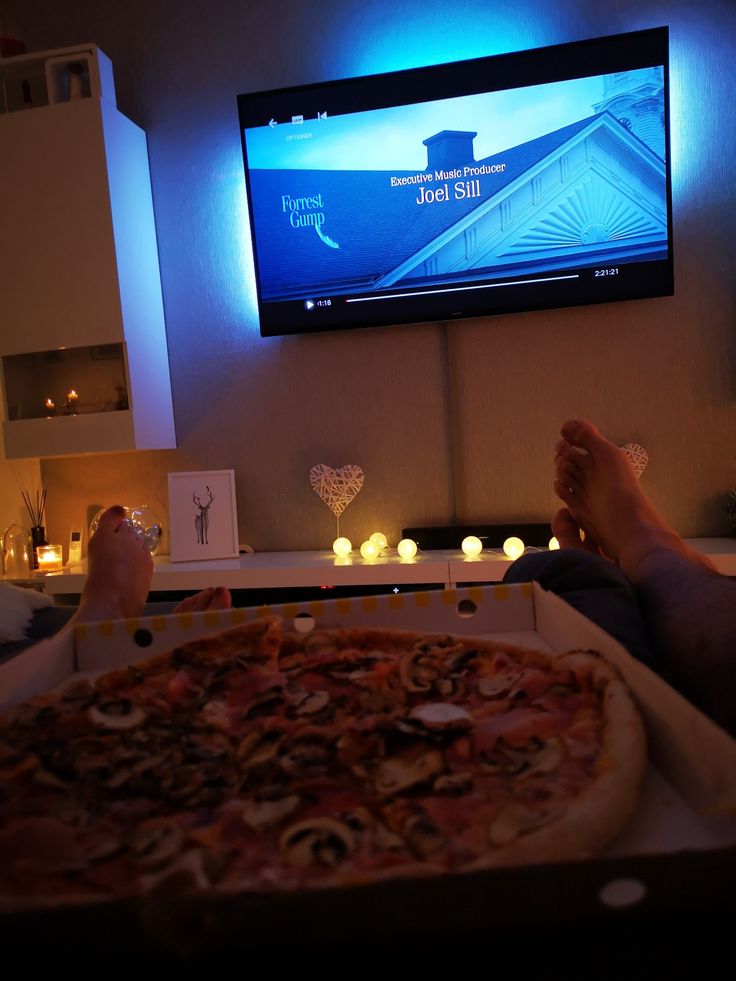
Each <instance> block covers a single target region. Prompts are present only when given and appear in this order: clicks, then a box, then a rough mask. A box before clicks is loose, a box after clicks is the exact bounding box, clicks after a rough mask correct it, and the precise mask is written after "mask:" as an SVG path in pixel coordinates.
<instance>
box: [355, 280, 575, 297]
mask: <svg viewBox="0 0 736 981" xmlns="http://www.w3.org/2000/svg"><path fill="white" fill-rule="evenodd" d="M563 279H580V274H579V273H571V274H570V275H569V276H544V277H538V278H535V279H514V280H512V281H510V282H508V283H482V284H481V285H479V286H447V287H445V288H444V289H439V290H419V291H417V292H412V293H383V294H381V295H380V296H357V297H354V298H352V299H350V300H345V302H346V303H372V302H374V301H375V300H403V299H404V298H405V297H407V296H434V295H435V294H437V293H467V292H469V291H470V290H495V289H499V288H500V287H501V286H530V285H532V286H533V285H534V284H536V283H558V282H560V280H563Z"/></svg>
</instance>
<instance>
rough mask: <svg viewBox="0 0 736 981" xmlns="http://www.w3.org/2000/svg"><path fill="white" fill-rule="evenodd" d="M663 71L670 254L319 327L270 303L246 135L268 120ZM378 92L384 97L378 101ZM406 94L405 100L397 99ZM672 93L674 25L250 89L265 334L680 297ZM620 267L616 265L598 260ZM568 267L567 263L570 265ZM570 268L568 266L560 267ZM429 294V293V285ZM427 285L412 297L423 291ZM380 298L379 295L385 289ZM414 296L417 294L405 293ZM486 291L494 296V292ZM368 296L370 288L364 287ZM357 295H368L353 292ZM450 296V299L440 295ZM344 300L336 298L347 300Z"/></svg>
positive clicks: (246, 103)
mask: <svg viewBox="0 0 736 981" xmlns="http://www.w3.org/2000/svg"><path fill="white" fill-rule="evenodd" d="M656 65H663V66H664V72H663V74H664V112H665V165H666V202H667V229H668V236H667V257H666V258H662V259H649V260H642V261H639V262H626V263H625V264H624V263H622V266H624V265H625V270H626V275H625V279H623V280H622V279H619V278H618V277H617V276H611V277H606V276H604V277H598V281H597V282H594V278H593V277H592V276H586V278H587V279H589V280H590V283H591V285H587V284H585V283H582V282H581V283H577V284H576V285H575V286H571V285H570V284H569V283H568V282H567V281H565V280H562V281H557V282H554V283H547V282H543V281H541V282H539V283H536V284H535V285H534V287H533V290H531V289H530V286H529V285H528V284H522V285H519V286H514V285H511V286H508V285H505V286H504V288H503V290H502V292H501V294H500V295H499V294H497V293H496V290H489V291H487V292H486V291H478V290H470V291H468V292H467V293H466V292H463V293H462V296H461V295H459V294H458V293H454V292H444V291H443V292H441V293H439V294H435V295H433V296H431V297H427V296H421V297H417V299H416V300H411V301H409V300H407V299H400V300H390V299H381V301H380V302H378V303H370V304H362V303H358V304H353V305H351V306H348V305H347V304H345V303H344V302H342V303H341V302H337V303H335V304H333V305H332V306H331V307H328V308H323V309H320V311H319V321H318V322H317V321H316V320H315V319H314V318H310V316H309V315H308V314H307V315H306V316H305V308H304V301H303V299H295V300H281V301H264V300H263V299H262V296H261V288H260V278H259V259H258V253H257V249H256V238H255V229H254V219H253V208H252V198H251V184H250V173H249V170H248V154H247V147H246V143H245V130H246V129H248V128H251V127H255V126H262V125H266V124H267V122H268V120H269V119H271V118H274V119H289V118H291V115H292V114H293V113H294V112H295V111H297V109H298V111H299V112H300V113H302V114H303V115H304V118H305V119H309V118H316V116H317V114H318V113H319V112H323V111H325V107H326V106H329V111H330V113H331V114H332V115H335V114H340V113H343V112H345V113H347V112H360V111H365V110H370V109H378V108H388V107H392V106H402V105H408V104H411V103H418V102H429V101H433V100H436V99H446V98H453V97H456V96H463V95H469V94H473V93H474V92H491V91H502V90H506V89H513V88H520V87H526V86H529V85H541V84H545V83H547V82H555V81H565V80H569V79H574V78H585V77H587V76H591V75H605V74H611V73H613V72H623V71H629V70H635V69H638V68H647V67H653V66H656ZM377 93H381V98H377ZM398 93H400V96H399V95H398ZM669 95H670V88H669V28H668V27H655V28H649V29H646V30H642V31H634V32H630V33H625V34H615V35H608V36H605V37H598V38H591V39H586V40H581V41H570V42H567V43H564V44H556V45H550V46H548V47H542V48H531V49H528V50H524V51H517V52H512V53H509V54H500V55H490V56H488V57H484V58H473V59H469V60H466V61H456V62H447V63H443V64H440V65H431V66H428V67H425V68H411V69H405V70H402V71H396V72H387V73H383V74H377V75H362V76H358V77H355V78H347V79H337V80H333V81H328V82H315V83H311V84H307V85H299V86H289V87H286V88H280V89H271V90H267V91H262V92H252V93H244V94H242V95H239V96H238V97H237V105H238V119H239V123H240V140H241V148H242V153H243V165H244V171H245V183H246V189H247V196H248V217H249V225H250V232H251V237H252V241H253V264H254V269H255V278H256V294H257V300H258V314H259V323H260V330H261V335H262V336H263V337H275V336H285V335H289V334H303V333H309V334H311V333H320V332H323V331H331V330H344V329H350V328H357V327H387V326H394V325H400V324H422V323H438V322H439V323H442V322H449V321H453V320H462V319H467V318H474V317H490V316H497V315H500V314H509V313H523V312H528V311H534V310H548V309H557V308H562V307H570V306H587V305H591V304H598V303H610V302H620V301H627V300H637V299H647V298H651V297H661V296H672V295H673V294H674V260H673V229H672V169H671V153H670V104H669V102H670V100H669ZM601 265H602V266H603V267H609V266H611V267H614V266H615V263H612V262H611V261H610V260H607V261H606V262H604V263H602V264H601ZM567 268H568V267H565V269H567ZM569 268H570V269H578V270H581V271H583V272H584V273H585V274H587V273H592V272H593V269H594V268H595V267H594V266H593V265H592V264H590V263H586V265H585V266H581V267H569ZM561 271H563V270H561ZM516 279H518V273H517V274H515V275H514V276H508V277H505V278H504V277H494V278H493V281H494V282H498V283H499V284H504V283H505V282H506V281H514V280H516ZM424 289H426V288H424ZM422 291H423V288H422V287H417V288H416V290H415V292H417V293H421V292H422ZM376 292H377V295H378V291H376ZM401 292H403V293H411V292H412V290H411V288H407V289H402V290H401ZM488 293H492V294H494V295H493V296H489V295H488ZM366 294H370V291H366ZM351 295H353V296H358V295H361V294H358V293H356V294H351ZM437 296H439V297H443V298H444V299H445V301H446V302H443V301H442V300H441V299H437ZM345 299H346V297H338V300H343V301H344V300H345Z"/></svg>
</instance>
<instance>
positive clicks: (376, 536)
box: [368, 531, 388, 552]
mask: <svg viewBox="0 0 736 981" xmlns="http://www.w3.org/2000/svg"><path fill="white" fill-rule="evenodd" d="M368 540H369V541H371V542H375V543H376V545H378V551H379V552H380V551H382V550H383V549H384V548H386V547H387V546H388V538H386V536H385V535H384V533H383V532H382V531H374V532H373V534H372V535H371V536H370V538H369V539H368Z"/></svg>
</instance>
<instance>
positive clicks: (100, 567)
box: [74, 506, 153, 622]
mask: <svg viewBox="0 0 736 981" xmlns="http://www.w3.org/2000/svg"><path fill="white" fill-rule="evenodd" d="M88 563H89V571H88V573H87V581H86V582H85V584H84V589H83V591H82V596H81V599H80V602H79V610H78V612H77V614H76V617H75V618H74V619H75V620H76V621H77V622H79V621H90V620H117V619H128V618H130V617H137V616H140V614H141V611H142V610H143V607H144V605H145V602H146V597H147V596H148V591H149V589H150V588H151V578H152V576H153V559H152V558H151V553H150V552H149V551H148V549H147V548H145V547H144V546H143V545H142V544H141V541H140V539H139V537H138V535H137V534H136V533H135V531H134V530H133V528H132V527H131V526H130V524H129V522H128V521H126V520H125V511H124V510H123V509H122V508H121V507H119V506H116V507H112V508H108V509H107V511H105V513H104V514H103V515H102V517H101V518H100V523H99V525H98V526H97V531H96V532H95V534H94V535H93V536H92V538H91V539H90V542H89V554H88Z"/></svg>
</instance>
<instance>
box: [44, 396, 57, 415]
mask: <svg viewBox="0 0 736 981" xmlns="http://www.w3.org/2000/svg"><path fill="white" fill-rule="evenodd" d="M43 407H44V409H46V412H48V414H49V415H51V414H52V413H55V412H56V403H55V402H54V400H53V399H46V401H45V402H44V403H43Z"/></svg>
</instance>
